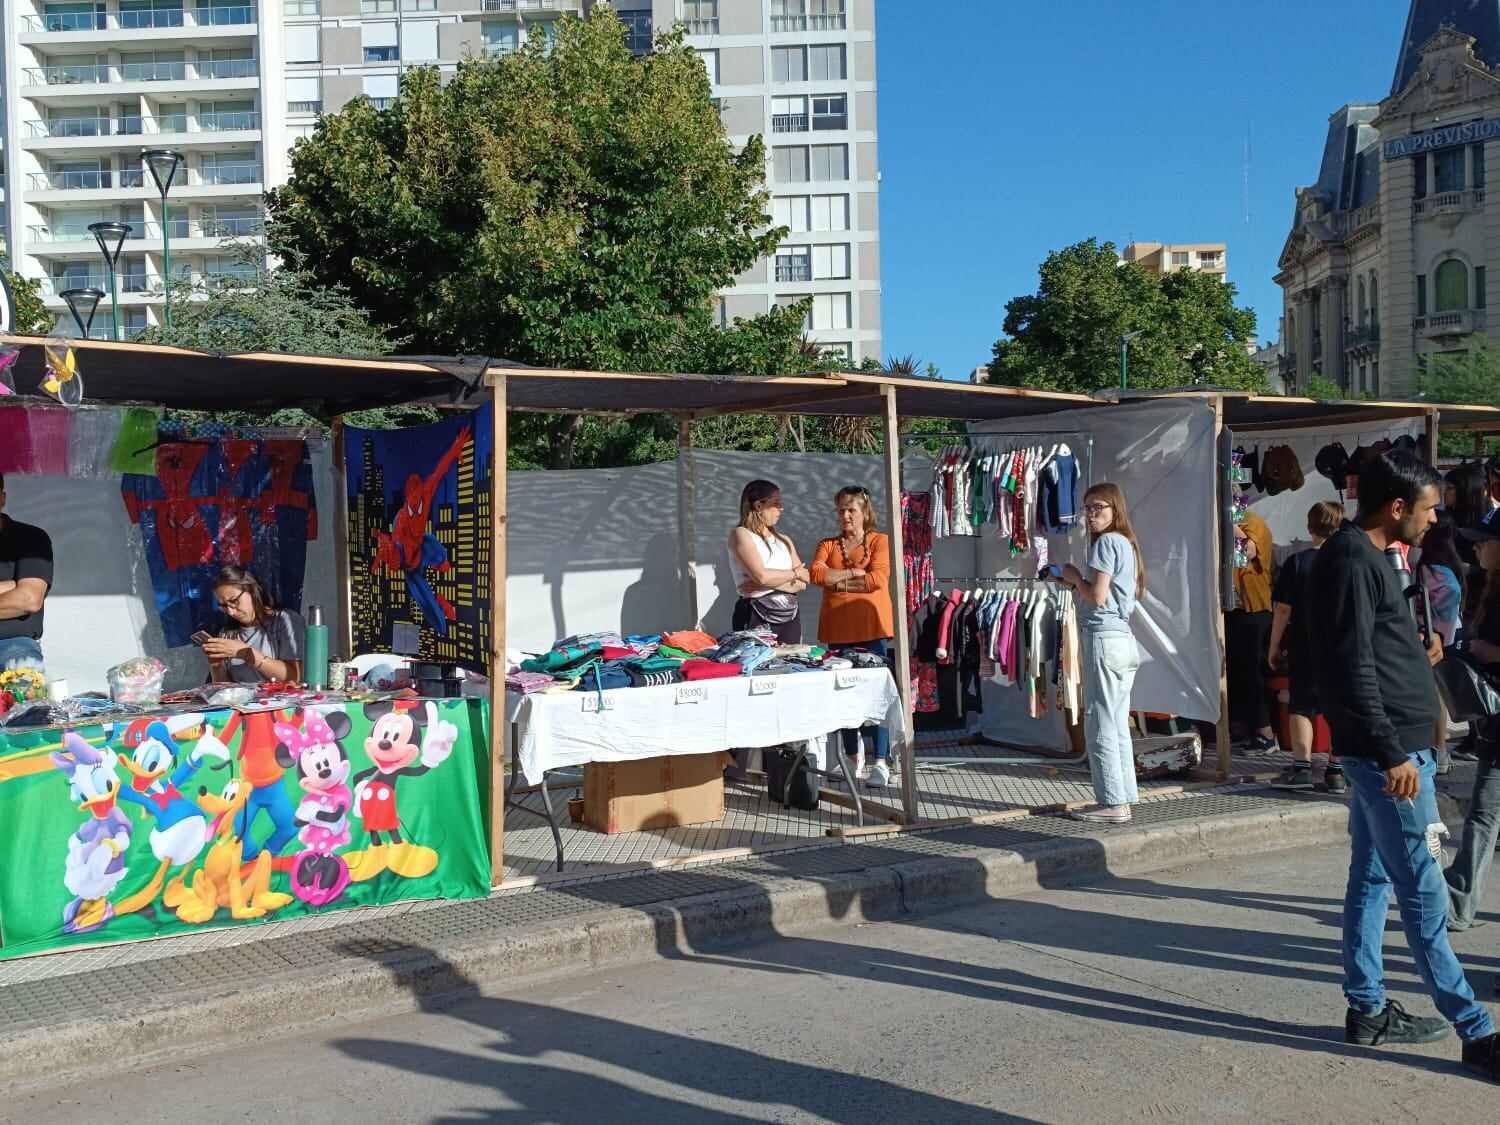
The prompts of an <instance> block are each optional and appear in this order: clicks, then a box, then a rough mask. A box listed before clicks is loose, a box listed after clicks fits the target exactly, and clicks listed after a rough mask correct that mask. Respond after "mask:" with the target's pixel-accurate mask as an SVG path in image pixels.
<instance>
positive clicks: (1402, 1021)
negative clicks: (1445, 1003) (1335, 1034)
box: [1344, 1000, 1468, 1060]
mask: <svg viewBox="0 0 1500 1125" xmlns="http://www.w3.org/2000/svg"><path fill="white" fill-rule="evenodd" d="M1447 1034H1448V1021H1447V1020H1440V1019H1430V1018H1429V1019H1423V1018H1420V1017H1417V1016H1412V1015H1408V1014H1407V1012H1406V1009H1405V1008H1403V1007H1402V1006H1401V1005H1400V1004H1398V1003H1396V1001H1394V1000H1391V1001H1389V1002H1387V1004H1386V1006H1385V1011H1383V1012H1380V1013H1379V1014H1378V1015H1373V1016H1367V1015H1365V1014H1364V1013H1362V1012H1356V1011H1355V1010H1354V1009H1353V1008H1350V1009H1349V1012H1348V1014H1347V1015H1345V1016H1344V1038H1345V1039H1347V1040H1349V1042H1351V1043H1357V1044H1358V1045H1359V1046H1361V1047H1385V1046H1394V1045H1396V1044H1407V1043H1436V1042H1437V1041H1438V1040H1439V1039H1441V1038H1443V1037H1444V1036H1445V1035H1447ZM1464 1058H1465V1060H1467V1059H1468V1047H1467V1046H1466V1047H1465V1048H1464Z"/></svg>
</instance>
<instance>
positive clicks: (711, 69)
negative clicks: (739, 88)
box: [698, 51, 719, 86]
mask: <svg viewBox="0 0 1500 1125" xmlns="http://www.w3.org/2000/svg"><path fill="white" fill-rule="evenodd" d="M698 61H699V62H701V63H702V64H703V69H704V70H706V71H707V72H708V83H709V85H710V86H717V85H718V84H719V52H718V51H699V52H698Z"/></svg>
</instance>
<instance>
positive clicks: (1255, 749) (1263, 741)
mask: <svg viewBox="0 0 1500 1125" xmlns="http://www.w3.org/2000/svg"><path fill="white" fill-rule="evenodd" d="M1278 749H1280V747H1278V746H1277V745H1276V740H1275V739H1274V738H1266V737H1265V736H1264V735H1260V734H1257V735H1256V736H1255V737H1254V738H1251V739H1250V740H1248V741H1247V742H1246V743H1245V752H1246V753H1248V754H1274V753H1275V752H1276V751H1277V750H1278Z"/></svg>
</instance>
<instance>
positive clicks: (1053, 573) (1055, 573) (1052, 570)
mask: <svg viewBox="0 0 1500 1125" xmlns="http://www.w3.org/2000/svg"><path fill="white" fill-rule="evenodd" d="M1062 576H1063V568H1062V567H1060V566H1049V567H1048V568H1047V577H1048V578H1061V577H1062Z"/></svg>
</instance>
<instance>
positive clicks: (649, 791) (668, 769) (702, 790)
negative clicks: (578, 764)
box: [583, 753, 729, 835]
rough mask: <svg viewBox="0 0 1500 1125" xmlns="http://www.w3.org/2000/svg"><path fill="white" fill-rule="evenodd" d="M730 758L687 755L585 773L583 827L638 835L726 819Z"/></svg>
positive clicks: (596, 765)
mask: <svg viewBox="0 0 1500 1125" xmlns="http://www.w3.org/2000/svg"><path fill="white" fill-rule="evenodd" d="M728 761H729V755H728V754H724V753H715V754H686V755H680V756H673V757H664V758H644V759H642V760H640V761H638V762H592V763H590V764H589V765H586V766H584V767H583V822H584V823H585V824H587V825H588V826H589V827H590V828H592V829H594V830H595V831H596V832H605V833H609V834H611V835H613V834H614V833H616V832H641V831H644V830H646V829H649V828H677V827H679V826H681V825H684V824H703V823H705V822H708V821H714V820H723V819H724V766H725V764H726V763H727V762H728Z"/></svg>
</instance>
